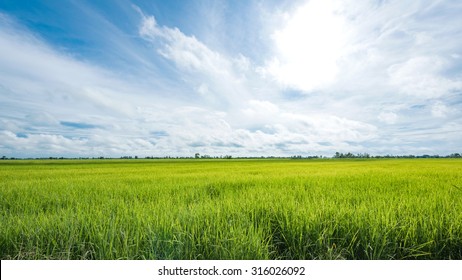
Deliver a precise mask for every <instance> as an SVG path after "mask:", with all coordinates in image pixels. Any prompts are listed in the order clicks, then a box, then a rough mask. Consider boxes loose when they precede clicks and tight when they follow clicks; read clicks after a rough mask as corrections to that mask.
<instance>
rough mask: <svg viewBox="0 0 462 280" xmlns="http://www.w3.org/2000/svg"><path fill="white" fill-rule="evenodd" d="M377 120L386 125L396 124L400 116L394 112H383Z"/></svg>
mask: <svg viewBox="0 0 462 280" xmlns="http://www.w3.org/2000/svg"><path fill="white" fill-rule="evenodd" d="M377 118H378V119H379V120H380V121H381V122H384V123H386V124H394V123H396V121H397V120H398V115H397V114H396V113H393V112H381V113H380V114H379V115H378V117H377Z"/></svg>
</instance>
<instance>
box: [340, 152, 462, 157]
mask: <svg viewBox="0 0 462 280" xmlns="http://www.w3.org/2000/svg"><path fill="white" fill-rule="evenodd" d="M461 157H462V156H461V154H459V153H453V154H450V155H446V156H440V155H384V156H382V155H377V156H371V155H369V154H368V153H364V154H353V153H350V152H349V153H346V154H344V153H339V152H336V153H335V155H334V156H333V158H461Z"/></svg>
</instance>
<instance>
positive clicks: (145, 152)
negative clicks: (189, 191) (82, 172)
mask: <svg viewBox="0 0 462 280" xmlns="http://www.w3.org/2000/svg"><path fill="white" fill-rule="evenodd" d="M162 3H163V2H162ZM162 3H160V2H159V3H157V2H156V5H158V7H159V8H158V9H157V11H158V10H162V9H165V11H167V10H168V7H167V6H162V5H164V4H162ZM144 4H145V3H143V4H142V5H140V6H139V7H135V8H133V6H131V5H130V4H127V5H126V6H124V5H122V4H120V5H118V6H115V7H112V6H111V9H118V10H107V11H106V12H105V13H102V12H101V10H99V9H98V8H97V7H95V6H92V4H90V3H83V4H82V3H80V4H78V5H81V6H79V7H78V8H79V9H76V11H77V12H78V13H80V14H79V16H82V17H83V18H84V19H86V20H88V21H89V22H98V23H101V26H100V27H101V28H102V30H101V31H100V32H99V33H98V34H103V36H101V38H98V39H99V40H101V41H100V42H96V43H94V44H95V45H97V46H98V48H102V49H99V51H100V52H104V51H105V49H104V48H105V47H104V46H110V45H111V43H112V44H113V46H114V49H116V50H117V55H115V54H114V49H109V47H108V49H107V51H108V52H110V53H111V54H114V55H110V56H108V57H110V58H111V59H110V60H108V61H104V59H102V58H101V59H94V57H93V56H85V53H86V52H85V51H84V50H83V48H85V47H86V48H90V47H91V46H93V45H92V44H90V43H82V45H70V46H67V48H66V49H63V48H61V47H60V45H59V42H56V41H54V40H52V39H50V38H48V37H47V36H46V34H45V33H42V32H41V31H40V30H39V29H34V28H33V27H34V26H32V27H31V26H26V24H25V23H24V22H22V21H21V20H20V18H19V17H17V16H15V14H14V13H13V12H9V11H8V10H6V11H3V9H2V7H1V5H0V73H1V75H0V97H1V101H0V105H1V109H2V110H1V112H0V154H2V155H6V156H19V157H29V156H30V157H35V156H44V157H48V156H114V157H118V156H124V155H138V156H153V155H154V156H165V155H171V156H193V155H194V154H195V153H196V152H199V153H201V154H210V155H225V154H232V155H236V156H238V155H239V156H261V155H264V156H265V155H276V156H290V155H295V154H302V155H327V156H330V155H333V154H334V153H335V152H336V151H339V152H354V153H364V152H368V153H371V154H411V153H414V154H422V153H430V154H437V153H439V154H449V153H452V152H458V150H457V149H460V144H459V143H458V142H459V139H462V134H461V133H462V127H461V123H462V113H461V110H460V105H461V104H462V96H461V90H462V73H461V71H462V68H461V67H460V65H461V62H462V60H461V58H460V57H461V54H460V53H459V52H460V49H461V47H462V46H461V44H462V43H461V42H460V40H457V38H458V37H457V35H460V33H461V30H462V26H461V25H460V23H458V13H457V11H462V5H461V4H457V3H454V2H451V1H438V2H434V3H432V4H430V5H426V4H425V3H424V1H414V2H413V3H412V4H406V3H402V2H400V1H386V2H384V1H361V2H357V1H335V0H329V1H319V0H310V1H306V2H297V3H296V4H294V3H292V4H290V5H289V3H287V5H283V4H281V5H280V6H278V9H276V10H275V9H272V7H270V6H265V5H264V4H260V5H256V4H255V3H254V4H252V5H250V4H248V5H247V6H246V5H245V4H242V5H241V6H240V7H239V8H240V9H244V8H248V9H252V12H253V13H254V14H255V15H256V16H253V17H244V19H245V20H246V23H245V26H246V28H247V29H249V30H247V31H246V33H245V34H248V35H249V36H254V37H252V38H253V39H254V40H256V41H255V44H254V45H253V44H251V45H245V46H244V45H243V44H238V43H236V44H233V46H232V48H231V47H230V48H226V44H224V43H222V44H220V43H217V41H218V42H219V41H220V40H224V39H223V37H226V36H218V37H213V36H217V35H216V34H219V33H220V32H219V31H221V29H220V28H224V25H223V24H218V25H217V26H214V29H213V30H214V32H213V36H212V35H211V34H212V33H207V30H211V29H212V28H205V27H202V26H203V25H205V24H206V22H204V21H201V19H197V18H196V20H197V23H196V24H195V25H191V26H190V25H188V24H185V23H188V22H190V20H191V17H192V16H190V15H189V13H195V14H200V13H202V14H206V13H214V12H216V11H215V10H213V9H212V8H210V7H207V6H203V5H197V6H195V4H191V5H192V6H191V7H190V9H188V11H186V12H184V11H183V12H184V13H185V14H182V15H173V14H172V15H171V16H172V17H171V18H173V19H174V20H173V19H172V21H171V22H169V23H167V22H168V21H166V19H165V17H164V18H162V17H161V16H159V15H158V12H157V13H156V9H152V10H150V8H149V7H148V6H149V5H144ZM143 5H144V6H143ZM165 5H167V4H165ZM141 7H143V8H141ZM24 9H25V8H24ZM107 9H110V8H109V7H108V8H107ZM226 9H229V11H228V12H227V13H226V12H224V11H226ZM174 10H175V9H174ZM198 10H200V12H198ZM82 11H83V12H82ZM237 12H239V10H232V5H228V6H224V7H222V8H221V10H220V13H216V14H212V15H210V16H208V17H207V18H215V20H216V19H222V21H217V22H226V20H227V19H230V20H232V19H233V18H222V17H227V15H228V14H235V13H237ZM113 14H123V15H125V16H127V17H128V18H130V21H128V24H127V25H128V27H126V26H125V27H123V28H122V27H121V25H120V23H118V20H119V18H117V17H114V16H112V15H113ZM178 18H184V22H182V21H181V20H178ZM42 20H43V21H46V20H47V19H45V18H43V19H42ZM61 20H62V21H64V22H66V20H67V19H65V18H63V19H61ZM241 26H242V25H241ZM262 27H265V28H262ZM63 28H64V27H63ZM217 28H218V29H219V30H216V29H217ZM186 29H187V30H188V31H187V32H186V31H185V30H186ZM232 29H233V28H232V26H226V30H227V31H228V32H227V33H223V34H228V36H229V37H230V38H226V42H230V41H232V40H233V39H234V38H239V37H238V35H237V34H240V33H241V32H240V31H238V30H232ZM73 30H78V28H77V27H75V28H74V29H73ZM103 31H104V32H103ZM222 31H223V32H225V30H224V29H223V30H222ZM82 32H83V33H82V34H78V36H79V37H80V38H87V37H86V36H88V35H87V33H85V32H88V28H85V29H84V31H82ZM105 32H106V33H105ZM104 34H108V35H107V36H104ZM204 34H205V35H204ZM206 35H209V36H206ZM76 36H77V35H76ZM236 36H237V37H236ZM91 38H92V40H95V38H94V37H91ZM258 40H261V41H258ZM249 41H250V39H248V38H247V39H246V41H245V42H249ZM262 42H265V43H271V44H272V45H269V46H267V47H265V48H262V45H263V43H262ZM442 42H444V43H442ZM257 47H258V48H259V49H255V48H257ZM117 57H120V60H117V61H114V59H117ZM118 66H120V67H118ZM131 69H136V70H135V71H133V72H131ZM459 152H460V151H459Z"/></svg>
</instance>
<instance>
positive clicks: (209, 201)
mask: <svg viewBox="0 0 462 280" xmlns="http://www.w3.org/2000/svg"><path fill="white" fill-rule="evenodd" d="M0 178H2V179H1V180H0V258H1V259H462V190H461V187H462V161H461V160H460V159H357V158H355V159H337V160H333V159H330V160H322V159H313V160H280V159H273V160H269V159H267V160H237V159H233V160H207V159H200V160H196V159H191V160H145V159H143V160H136V159H133V160H60V161H52V160H40V161H35V160H30V161H28V160H21V161H8V160H5V161H2V162H1V163H0Z"/></svg>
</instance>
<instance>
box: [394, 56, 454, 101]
mask: <svg viewBox="0 0 462 280" xmlns="http://www.w3.org/2000/svg"><path fill="white" fill-rule="evenodd" d="M445 68H446V67H445V61H443V60H442V59H441V58H439V57H413V58H411V59H409V60H407V61H406V62H404V63H400V64H395V65H392V66H391V67H390V68H389V75H390V82H391V84H392V85H393V86H395V87H396V88H397V90H399V91H400V92H403V93H405V94H409V95H414V96H417V97H421V98H436V97H441V96H443V95H445V94H448V93H451V92H454V91H456V90H461V89H462V80H454V79H448V78H445V77H444V76H442V75H441V74H440V73H441V72H442V71H443V69H445Z"/></svg>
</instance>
